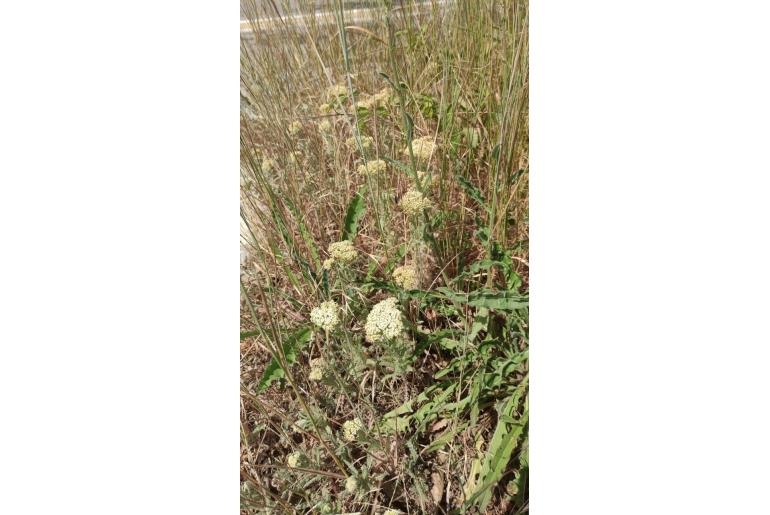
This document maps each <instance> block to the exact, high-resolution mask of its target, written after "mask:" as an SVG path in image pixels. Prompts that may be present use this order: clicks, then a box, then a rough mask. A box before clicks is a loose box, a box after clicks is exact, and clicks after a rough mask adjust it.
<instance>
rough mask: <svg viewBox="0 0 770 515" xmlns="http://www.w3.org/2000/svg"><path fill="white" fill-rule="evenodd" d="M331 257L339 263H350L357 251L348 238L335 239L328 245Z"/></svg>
mask: <svg viewBox="0 0 770 515" xmlns="http://www.w3.org/2000/svg"><path fill="white" fill-rule="evenodd" d="M329 255H330V256H331V259H332V260H333V261H335V262H339V263H352V262H353V260H354V259H356V256H357V255H358V251H357V250H356V248H355V247H354V246H353V242H352V241H350V240H342V241H335V242H334V243H332V244H330V245H329Z"/></svg>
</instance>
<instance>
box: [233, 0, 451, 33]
mask: <svg viewBox="0 0 770 515" xmlns="http://www.w3.org/2000/svg"><path fill="white" fill-rule="evenodd" d="M256 1H257V4H258V5H262V4H261V3H260V2H264V1H265V0H256ZM447 1H451V0H438V1H436V2H435V3H436V4H437V5H443V4H445V3H447ZM432 3H433V2H431V1H430V0H422V1H419V2H415V4H418V5H419V6H420V7H421V8H424V9H430V6H431V4H432ZM322 4H323V5H326V2H321V1H320V0H318V1H317V3H316V6H318V7H320V6H321V5H322ZM294 5H295V8H294V9H292V10H291V11H292V12H290V13H286V14H285V15H284V16H282V17H279V16H275V17H265V18H260V19H259V29H260V30H262V31H267V32H269V31H271V30H275V29H276V28H278V27H280V26H281V25H283V23H299V22H302V21H303V20H304V19H306V18H309V17H312V16H314V15H315V13H305V14H302V13H300V12H299V10H298V9H297V8H296V4H294ZM343 5H344V6H345V23H353V24H361V23H365V22H367V21H369V20H370V19H371V18H372V14H373V13H374V12H376V10H377V9H378V7H373V6H380V5H381V3H380V2H379V0H358V1H345V2H344V3H343ZM326 12H328V11H321V10H320V9H318V8H317V10H316V13H326ZM318 21H319V22H321V23H328V24H332V23H334V22H335V19H334V16H323V17H320V18H319V20H318ZM251 31H252V27H251V24H250V23H249V21H248V20H247V19H246V16H245V15H244V14H243V4H241V32H242V33H243V32H251Z"/></svg>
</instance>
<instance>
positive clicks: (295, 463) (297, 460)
mask: <svg viewBox="0 0 770 515" xmlns="http://www.w3.org/2000/svg"><path fill="white" fill-rule="evenodd" d="M306 462H307V460H306V458H305V455H304V454H302V453H301V452H300V451H294V452H293V453H291V454H289V456H288V457H287V458H286V464H287V465H288V466H290V467H292V468H296V467H302V466H304V465H305V464H306Z"/></svg>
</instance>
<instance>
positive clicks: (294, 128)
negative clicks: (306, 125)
mask: <svg viewBox="0 0 770 515" xmlns="http://www.w3.org/2000/svg"><path fill="white" fill-rule="evenodd" d="M301 130H302V123H301V122H299V121H296V120H295V121H293V122H291V123H290V124H289V134H290V135H292V136H296V135H297V134H299V131H301Z"/></svg>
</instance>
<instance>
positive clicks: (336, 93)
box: [326, 84, 348, 102]
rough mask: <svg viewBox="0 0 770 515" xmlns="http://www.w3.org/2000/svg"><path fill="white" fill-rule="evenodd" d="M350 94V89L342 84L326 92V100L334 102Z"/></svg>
mask: <svg viewBox="0 0 770 515" xmlns="http://www.w3.org/2000/svg"><path fill="white" fill-rule="evenodd" d="M347 94H348V88H347V87H345V86H344V85H342V84H335V85H334V86H332V87H330V88H329V89H327V90H326V98H328V99H329V101H331V102H333V101H335V100H336V99H337V97H344V96H346V95H347Z"/></svg>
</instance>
